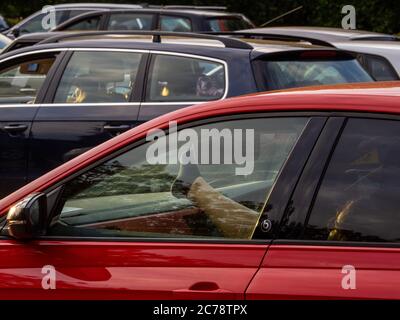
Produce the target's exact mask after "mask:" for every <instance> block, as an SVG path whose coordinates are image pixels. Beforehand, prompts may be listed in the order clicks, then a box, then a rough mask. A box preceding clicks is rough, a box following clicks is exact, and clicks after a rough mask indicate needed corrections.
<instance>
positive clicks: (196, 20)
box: [0, 3, 254, 38]
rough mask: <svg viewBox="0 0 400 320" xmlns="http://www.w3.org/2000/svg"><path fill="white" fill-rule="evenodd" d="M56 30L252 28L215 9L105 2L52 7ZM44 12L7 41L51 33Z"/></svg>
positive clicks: (241, 17) (11, 32)
mask: <svg viewBox="0 0 400 320" xmlns="http://www.w3.org/2000/svg"><path fill="white" fill-rule="evenodd" d="M53 8H54V10H55V20H56V21H55V22H56V26H55V28H54V27H53V29H54V30H55V31H77V30H80V31H82V30H153V29H160V30H163V31H175V32H176V31H186V32H188V31H193V32H196V31H234V30H240V29H247V28H252V27H254V25H253V23H252V22H251V21H250V20H249V19H248V18H246V17H245V16H244V15H242V14H235V13H228V12H225V11H224V10H225V9H226V8H225V7H216V6H208V7H207V6H203V7H202V6H197V7H196V6H149V5H127V4H105V3H91V4H88V3H84V4H80V3H71V4H59V5H54V6H53ZM46 14H48V13H47V12H42V11H38V12H36V13H34V14H32V15H31V16H29V17H27V18H26V19H24V20H22V21H21V22H19V23H18V24H16V25H15V26H13V27H12V28H10V29H8V30H7V31H5V32H4V34H5V35H7V36H8V37H10V38H17V37H19V36H21V35H24V34H29V33H34V32H45V31H50V30H46V29H44V26H43V24H42V21H43V18H44V17H45V15H46ZM0 21H1V20H0Z"/></svg>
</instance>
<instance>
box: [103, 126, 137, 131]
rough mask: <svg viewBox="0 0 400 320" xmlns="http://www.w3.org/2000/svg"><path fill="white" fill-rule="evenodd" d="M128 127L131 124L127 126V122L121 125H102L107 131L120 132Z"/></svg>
mask: <svg viewBox="0 0 400 320" xmlns="http://www.w3.org/2000/svg"><path fill="white" fill-rule="evenodd" d="M130 128H131V126H129V125H127V124H123V125H119V126H112V125H105V126H104V127H103V129H104V130H105V131H109V132H121V131H126V130H129V129H130Z"/></svg>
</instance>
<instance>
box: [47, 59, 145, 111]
mask: <svg viewBox="0 0 400 320" xmlns="http://www.w3.org/2000/svg"><path fill="white" fill-rule="evenodd" d="M141 56H142V55H141V54H139V53H131V52H98V51H96V52H93V51H87V52H85V51H78V52H75V53H74V54H73V56H72V57H71V60H70V61H69V62H68V65H67V67H66V69H65V71H64V74H63V76H62V78H61V82H60V84H59V87H58V89H57V92H56V96H55V99H54V102H56V103H90V102H127V101H129V98H130V95H131V93H132V90H133V88H134V85H135V79H136V75H137V72H138V68H139V63H140V59H141Z"/></svg>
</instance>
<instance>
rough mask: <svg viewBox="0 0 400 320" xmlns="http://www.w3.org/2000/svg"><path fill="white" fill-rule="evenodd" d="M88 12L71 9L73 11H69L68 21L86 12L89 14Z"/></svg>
mask: <svg viewBox="0 0 400 320" xmlns="http://www.w3.org/2000/svg"><path fill="white" fill-rule="evenodd" d="M89 11H91V10H89V9H87V10H85V9H83V10H80V9H73V10H71V11H69V17H68V19H71V18H74V17H76V16H79V15H80V14H83V13H86V12H89Z"/></svg>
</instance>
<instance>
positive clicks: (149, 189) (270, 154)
mask: <svg viewBox="0 0 400 320" xmlns="http://www.w3.org/2000/svg"><path fill="white" fill-rule="evenodd" d="M307 121H308V119H307V118H273V119H272V118H270V119H267V118H263V119H247V120H232V121H225V122H218V123H214V124H208V125H201V126H197V127H194V128H190V129H183V130H182V131H180V132H179V135H180V134H184V136H186V134H189V131H190V132H191V133H190V135H191V136H192V137H193V135H195V136H197V137H203V135H204V134H205V131H207V132H208V134H209V133H211V132H210V131H209V130H213V134H212V137H213V138H212V139H216V140H217V141H219V142H221V144H220V145H219V147H218V148H216V149H213V146H215V145H216V144H213V142H212V141H211V140H209V139H210V136H208V138H199V139H200V140H199V145H201V144H202V143H205V141H206V139H207V141H209V143H210V144H209V145H208V148H207V147H206V148H204V149H203V147H201V148H202V149H201V150H198V151H199V153H197V152H195V153H197V154H198V158H197V159H200V157H202V158H203V157H205V158H207V159H208V163H212V164H198V165H197V164H186V165H180V164H179V161H177V159H182V153H180V154H181V156H179V155H178V150H180V151H179V152H182V149H181V148H182V146H183V145H184V144H185V143H186V144H187V141H186V140H185V141H182V140H180V139H179V141H178V142H177V144H171V145H167V146H166V148H165V149H164V151H162V149H158V150H159V151H160V153H158V152H150V153H149V154H150V156H149V155H147V154H148V152H149V151H150V150H151V149H150V148H152V147H153V148H154V147H155V143H157V144H159V143H164V142H167V141H172V140H170V139H174V137H173V136H172V137H169V136H163V137H159V139H158V140H156V141H155V142H154V141H152V142H146V143H144V144H142V145H141V146H138V147H136V148H134V149H132V150H130V151H128V152H125V153H124V154H122V155H120V156H118V157H116V158H114V159H112V160H109V161H107V162H105V163H104V164H102V165H100V166H98V167H97V168H94V169H92V170H90V171H88V172H86V173H84V174H82V175H80V176H78V177H76V178H74V179H73V180H71V181H70V182H68V183H67V184H66V186H65V189H64V191H63V196H62V200H61V207H62V208H60V211H59V212H61V214H60V215H59V216H57V217H56V218H54V220H53V222H52V224H51V225H52V227H51V230H50V234H52V235H55V234H58V235H60V234H62V235H80V236H90V235H92V236H93V235H96V236H107V235H108V236H132V237H187V238H193V237H207V238H232V239H250V238H251V237H252V234H253V230H254V228H255V226H256V224H257V221H258V218H259V215H260V213H261V211H262V210H263V206H264V204H265V202H266V199H267V197H268V194H269V191H270V189H271V188H272V186H273V184H274V181H275V180H276V178H277V177H278V174H279V171H280V170H281V168H282V166H283V165H284V163H285V160H286V159H287V157H288V155H289V154H290V151H291V150H292V148H293V146H294V144H295V143H296V141H297V139H298V137H299V136H300V134H301V132H302V130H303V128H304V126H305V125H306V123H307ZM234 130H235V131H234ZM248 131H251V132H253V134H252V135H248V133H247V132H248ZM233 132H236V138H235V139H239V140H240V141H239V140H238V141H239V142H243V143H238V141H237V140H234V141H233V138H232V137H233ZM238 132H241V136H239V135H238ZM175 134H176V132H175ZM217 134H221V135H220V136H217ZM186 137H187V136H186ZM222 137H223V138H222ZM203 139H204V140H203ZM229 141H230V142H234V143H235V145H236V146H237V145H241V147H239V148H241V149H240V150H241V151H240V152H242V151H243V150H250V149H251V150H253V151H252V152H245V151H243V153H242V154H243V155H245V156H246V159H248V160H249V162H248V163H247V164H241V165H238V163H237V162H236V161H234V160H232V161H230V160H229V157H232V158H231V159H236V158H235V157H234V156H232V153H233V152H236V151H234V150H233V149H232V148H231V147H230V142H229ZM192 142H193V141H192ZM174 145H175V147H174ZM176 146H177V147H176ZM203 146H204V144H203ZM250 146H253V147H254V148H250V149H246V148H249V147H250ZM199 149H200V148H199ZM153 155H156V156H160V157H164V156H165V158H164V159H165V162H162V163H161V164H160V163H155V162H154V161H153V160H154V157H153ZM215 155H221V157H227V158H220V160H218V161H215V160H211V159H214V158H213V157H214V156H215ZM251 155H253V156H251ZM174 159H175V160H174ZM203 159H204V158H203ZM202 161H204V162H203V163H206V161H205V160H202ZM218 163H222V164H218ZM245 166H247V167H248V168H250V167H251V168H252V169H249V170H248V171H247V172H245V173H244V175H243V174H241V175H239V174H238V173H237V171H236V170H237V168H238V167H240V168H243V167H245ZM183 172H184V173H183Z"/></svg>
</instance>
